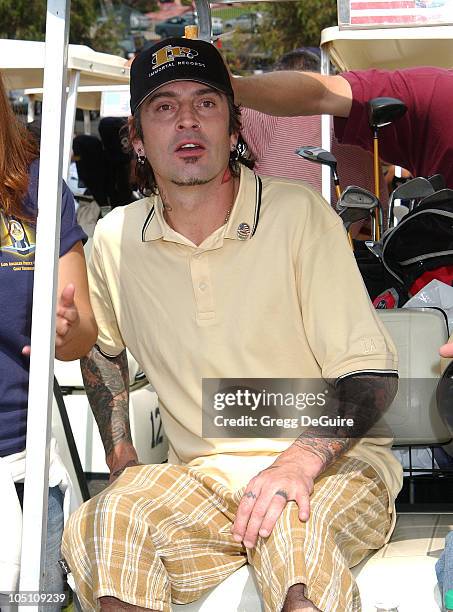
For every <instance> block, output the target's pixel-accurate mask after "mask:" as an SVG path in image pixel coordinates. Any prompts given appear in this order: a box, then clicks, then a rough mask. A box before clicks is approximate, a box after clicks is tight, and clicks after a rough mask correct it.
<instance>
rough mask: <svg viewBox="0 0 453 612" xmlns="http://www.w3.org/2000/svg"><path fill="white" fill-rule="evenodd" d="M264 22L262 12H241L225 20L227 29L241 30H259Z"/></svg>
mask: <svg viewBox="0 0 453 612" xmlns="http://www.w3.org/2000/svg"><path fill="white" fill-rule="evenodd" d="M262 23H263V15H262V14H261V13H241V14H240V15H238V17H232V18H231V19H228V20H226V21H225V22H224V25H225V29H226V30H227V29H228V30H229V29H232V30H233V29H234V30H239V31H240V32H257V31H258V29H259V27H260V26H261V25H262Z"/></svg>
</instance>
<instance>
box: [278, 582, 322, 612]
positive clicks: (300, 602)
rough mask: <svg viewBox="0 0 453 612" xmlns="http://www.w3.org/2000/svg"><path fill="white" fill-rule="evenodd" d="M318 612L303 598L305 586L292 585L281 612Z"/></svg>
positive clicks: (317, 609)
mask: <svg viewBox="0 0 453 612" xmlns="http://www.w3.org/2000/svg"><path fill="white" fill-rule="evenodd" d="M299 610H300V612H302V611H303V612H320V611H319V608H317V607H316V606H315V605H314V604H313V603H312V602H311V601H310V600H309V599H307V598H306V597H305V586H304V585H303V584H293V585H292V586H291V587H290V588H289V589H288V593H287V594H286V599H285V603H284V604H283V610H282V612H299Z"/></svg>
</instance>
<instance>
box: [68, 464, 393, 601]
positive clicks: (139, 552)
mask: <svg viewBox="0 0 453 612" xmlns="http://www.w3.org/2000/svg"><path fill="white" fill-rule="evenodd" d="M242 493H243V490H238V491H231V490H229V489H227V488H226V487H225V486H224V485H222V484H220V483H219V482H217V481H215V480H214V479H213V478H211V477H209V476H207V475H205V474H203V473H202V472H201V471H199V470H197V469H195V468H187V467H184V466H179V465H168V464H163V465H149V466H140V467H133V468H128V469H127V470H125V472H124V473H123V474H122V475H121V476H120V478H119V479H118V480H117V481H116V482H115V483H114V484H113V485H111V486H110V487H108V488H107V489H106V490H105V491H103V492H102V493H101V494H100V495H98V496H97V497H94V498H93V499H91V500H90V501H88V502H86V503H85V504H84V505H83V506H82V507H81V508H79V510H78V511H77V512H75V513H74V514H73V515H72V516H71V518H70V520H69V522H68V525H67V527H66V530H65V534H64V539H63V554H64V556H65V558H66V560H67V561H68V563H69V566H70V568H71V570H72V573H73V575H74V578H75V582H76V587H77V593H78V596H79V598H80V601H81V604H82V607H83V610H84V611H85V610H96V609H99V602H98V599H99V598H100V597H103V596H111V597H116V598H118V599H120V600H121V601H124V602H127V603H130V604H134V605H136V606H140V607H144V608H148V609H152V610H162V611H164V612H168V611H170V610H171V602H174V603H178V604H184V603H189V602H192V601H195V600H197V599H198V598H200V597H201V596H202V595H203V594H205V593H206V592H207V591H208V590H210V589H212V588H213V587H215V586H216V585H217V584H219V583H220V582H221V581H222V580H224V579H225V578H227V576H229V575H230V574H231V573H232V572H234V571H236V570H237V569H238V568H240V567H241V566H242V565H244V564H245V563H247V562H249V563H251V564H252V565H253V567H254V570H255V574H256V577H257V581H258V584H259V587H260V589H261V594H262V599H263V602H264V609H265V610H266V612H280V610H281V609H282V607H283V604H284V600H285V597H286V593H287V591H288V589H289V587H290V586H291V585H293V584H298V583H301V584H304V585H306V589H305V593H306V596H307V597H308V598H309V599H310V600H311V601H312V602H313V603H314V604H315V605H316V606H317V607H318V608H319V609H320V610H322V611H324V612H327V611H328V612H334V611H335V612H359V611H360V609H361V605H360V596H359V592H358V589H357V586H356V584H355V582H354V579H353V577H352V574H351V572H350V570H349V567H352V566H353V565H356V564H357V563H359V562H360V561H361V560H362V559H363V558H364V557H365V556H366V555H367V554H368V553H369V552H370V551H372V550H374V549H377V548H380V547H381V546H383V544H384V542H385V537H386V535H387V532H388V531H389V529H390V526H391V515H390V514H389V511H388V505H389V501H388V495H387V491H386V489H385V486H384V484H383V483H382V481H381V479H380V478H379V476H378V475H377V474H376V472H375V471H374V469H373V468H371V467H370V466H369V465H368V464H366V463H364V462H362V461H360V460H358V459H355V458H348V457H342V458H340V459H339V460H338V461H337V462H336V463H335V464H334V465H333V466H332V467H331V468H330V469H329V470H327V471H326V472H324V473H323V474H322V475H321V476H320V477H319V478H318V479H317V481H316V483H315V488H314V491H313V494H312V496H311V498H310V505H311V512H310V518H309V520H308V521H307V522H306V523H302V522H301V521H300V520H299V518H298V508H297V505H296V503H295V502H289V503H288V504H287V505H286V508H285V510H284V511H283V513H282V515H281V516H280V518H279V519H278V521H277V523H276V525H275V527H274V529H273V531H272V533H271V534H270V536H269V537H267V538H261V537H259V538H258V542H257V545H256V547H255V548H254V549H251V550H246V549H245V548H244V546H243V545H242V544H241V543H237V542H235V541H234V540H233V538H232V536H231V531H230V530H231V526H232V523H233V521H234V517H235V513H236V510H237V507H238V504H239V502H240V500H241V497H242ZM250 612H252V611H250Z"/></svg>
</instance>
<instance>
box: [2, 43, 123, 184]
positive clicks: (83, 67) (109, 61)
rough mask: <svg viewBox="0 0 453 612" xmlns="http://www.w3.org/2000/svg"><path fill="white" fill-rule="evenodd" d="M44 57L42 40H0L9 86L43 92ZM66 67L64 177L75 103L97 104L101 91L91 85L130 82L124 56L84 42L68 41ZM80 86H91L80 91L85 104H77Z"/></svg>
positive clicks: (103, 85) (5, 74)
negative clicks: (95, 89)
mask: <svg viewBox="0 0 453 612" xmlns="http://www.w3.org/2000/svg"><path fill="white" fill-rule="evenodd" d="M45 60H46V43H44V42H35V41H27V40H4V39H2V40H0V71H1V73H2V76H3V79H4V81H5V85H6V87H7V88H8V89H27V90H28V89H30V88H37V89H38V91H41V93H42V88H43V80H44V66H45ZM66 70H67V75H66V79H67V81H66V82H67V101H66V112H65V122H64V124H65V130H64V151H63V176H64V177H67V175H68V170H69V161H70V157H71V143H72V133H73V131H74V120H75V111H76V107H79V108H84V109H91V108H96V105H97V103H98V100H99V99H100V94H99V93H95V92H93V90H92V88H99V87H105V86H107V87H108V86H124V85H127V84H128V83H129V68H128V67H127V66H126V60H125V59H124V58H122V57H118V56H116V55H109V54H107V53H98V52H97V51H93V49H90V48H89V47H86V46H84V45H68V61H67V68H66ZM80 87H83V88H91V91H89V92H85V93H84V95H83V100H82V101H84V106H80V104H77V96H78V90H79V88H80Z"/></svg>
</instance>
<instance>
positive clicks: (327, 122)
mask: <svg viewBox="0 0 453 612" xmlns="http://www.w3.org/2000/svg"><path fill="white" fill-rule="evenodd" d="M329 73H330V60H329V54H328V53H327V52H326V51H325V49H324V47H321V74H327V75H328V74H329ZM330 142H331V118H330V115H322V116H321V147H322V148H323V149H325V150H326V151H330V148H331V146H330ZM331 181H332V177H331V173H330V168H329V167H328V166H324V165H323V166H321V191H322V195H323V198H324V199H325V200H327V202H329V204H330V198H331V193H330V192H331V184H332V183H331Z"/></svg>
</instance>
